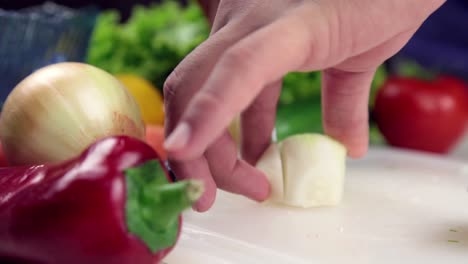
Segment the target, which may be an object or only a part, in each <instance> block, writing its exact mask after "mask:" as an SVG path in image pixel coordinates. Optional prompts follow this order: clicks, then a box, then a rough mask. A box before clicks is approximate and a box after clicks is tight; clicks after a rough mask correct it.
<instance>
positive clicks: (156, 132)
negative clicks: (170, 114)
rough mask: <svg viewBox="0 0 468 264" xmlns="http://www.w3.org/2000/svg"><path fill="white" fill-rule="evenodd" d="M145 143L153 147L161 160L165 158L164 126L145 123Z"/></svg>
mask: <svg viewBox="0 0 468 264" xmlns="http://www.w3.org/2000/svg"><path fill="white" fill-rule="evenodd" d="M146 143H147V144H148V145H150V146H151V147H153V149H154V150H156V152H157V153H158V154H159V155H160V156H161V158H162V159H163V160H165V159H167V155H166V151H165V150H164V148H163V144H164V127H162V126H158V125H146Z"/></svg>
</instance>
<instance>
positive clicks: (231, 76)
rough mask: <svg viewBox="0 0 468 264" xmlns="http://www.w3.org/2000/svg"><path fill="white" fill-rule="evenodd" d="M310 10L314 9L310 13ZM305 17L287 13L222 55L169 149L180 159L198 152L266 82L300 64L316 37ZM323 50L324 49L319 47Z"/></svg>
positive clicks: (249, 101) (193, 101)
mask: <svg viewBox="0 0 468 264" xmlns="http://www.w3.org/2000/svg"><path fill="white" fill-rule="evenodd" d="M309 15H310V13H309ZM310 32H314V31H313V30H312V31H311V30H310V28H308V27H307V26H305V25H304V23H303V19H302V17H298V16H288V17H285V18H283V19H280V20H278V21H276V22H274V23H273V24H271V25H269V26H267V27H265V28H263V29H260V30H258V31H256V32H255V33H253V34H251V35H250V36H248V37H247V38H245V39H244V40H242V41H240V42H238V44H236V45H234V46H233V47H231V48H230V49H229V50H228V51H227V52H226V53H224V55H223V56H222V57H221V59H220V61H219V62H218V63H217V65H216V67H215V69H214V70H213V72H212V74H211V76H210V78H209V79H208V80H207V82H206V84H205V85H204V87H203V88H202V90H201V91H200V92H199V93H198V94H197V95H196V96H195V97H194V98H193V100H192V101H191V102H190V104H189V105H188V107H187V108H186V110H185V112H184V115H183V117H182V119H181V121H180V122H179V124H178V127H177V128H176V129H175V130H174V132H173V134H171V135H169V137H168V140H167V144H166V149H167V151H168V153H169V155H173V156H174V157H177V158H178V159H181V160H184V159H191V158H193V157H196V156H199V155H200V154H201V153H203V152H204V151H205V149H206V148H207V146H209V145H210V144H212V143H213V141H214V140H215V139H216V138H218V137H219V136H220V135H221V133H223V131H224V130H225V129H226V128H227V127H228V125H229V123H230V122H231V120H232V119H233V118H234V116H235V115H236V114H238V113H240V112H241V111H243V110H244V109H246V108H247V106H249V105H250V104H251V103H252V101H253V100H254V98H256V97H257V96H258V94H259V93H260V92H261V90H262V88H263V87H264V86H265V85H266V84H268V83H272V82H274V81H278V80H279V79H281V78H282V77H283V76H284V75H285V74H286V73H287V72H289V71H293V70H296V69H298V68H300V67H301V66H302V64H303V62H304V60H305V55H304V53H308V51H309V50H310V49H311V44H310V43H313V41H312V39H311V35H310ZM316 52H318V53H319V51H316Z"/></svg>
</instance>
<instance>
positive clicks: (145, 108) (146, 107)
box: [115, 74, 164, 125]
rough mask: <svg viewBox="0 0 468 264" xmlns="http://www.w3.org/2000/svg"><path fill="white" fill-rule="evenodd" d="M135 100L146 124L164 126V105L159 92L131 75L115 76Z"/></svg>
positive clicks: (146, 82) (148, 83) (145, 81)
mask: <svg viewBox="0 0 468 264" xmlns="http://www.w3.org/2000/svg"><path fill="white" fill-rule="evenodd" d="M115 77H116V78H117V79H118V80H120V81H121V82H122V83H123V85H124V86H125V87H127V89H128V90H129V92H130V94H131V95H132V96H133V97H134V98H135V100H136V101H137V103H138V105H139V106H140V111H141V114H142V116H143V121H144V122H145V123H146V124H154V125H163V124H164V103H163V98H162V95H161V93H160V92H159V90H158V89H157V88H156V87H154V86H153V85H152V84H151V83H150V82H149V81H147V80H145V79H143V78H141V77H139V76H136V75H133V74H118V75H116V76H115Z"/></svg>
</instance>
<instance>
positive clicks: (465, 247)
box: [165, 149, 468, 264]
mask: <svg viewBox="0 0 468 264" xmlns="http://www.w3.org/2000/svg"><path fill="white" fill-rule="evenodd" d="M346 181H347V182H346V187H345V195H344V198H343V202H342V204H341V205H340V206H338V207H331V208H315V209H306V210H304V209H293V208H288V207H279V206H274V205H265V204H257V203H254V202H251V201H249V200H246V199H244V198H242V197H239V196H235V195H231V194H227V193H224V192H220V193H218V198H217V201H216V203H215V205H214V207H213V208H212V209H211V210H210V211H209V212H208V213H203V214H198V213H193V212H190V213H188V214H186V216H185V226H184V230H183V235H182V238H181V241H180V243H179V244H178V246H177V248H176V249H175V250H174V252H173V253H172V254H171V255H170V256H169V257H168V258H167V260H165V262H166V263H167V264H187V263H190V264H198V263H200V264H201V263H202V264H217V263H220V264H233V263H236V264H237V263H239V264H250V263H252V264H253V263H255V264H263V263H265V264H267V263H268V264H276V263H287V264H296V263H297V264H299V263H311V264H357V263H359V264H367V263H372V264H374V263H375V264H387V263H388V264H390V263H392V264H393V263H399V264H418V263H423V264H436V263H437V264H466V263H468V166H467V164H466V163H462V162H456V161H449V160H445V159H440V158H437V157H435V156H428V155H423V154H418V153H412V152H402V151H396V150H386V149H372V150H371V151H370V152H369V154H368V156H367V157H366V158H364V159H362V160H358V161H349V162H348V169H347V178H346Z"/></svg>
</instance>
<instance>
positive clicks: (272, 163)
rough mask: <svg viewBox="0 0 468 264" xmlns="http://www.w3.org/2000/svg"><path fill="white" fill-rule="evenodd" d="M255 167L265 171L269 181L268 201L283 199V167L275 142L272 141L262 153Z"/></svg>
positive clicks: (280, 200)
mask: <svg viewBox="0 0 468 264" xmlns="http://www.w3.org/2000/svg"><path fill="white" fill-rule="evenodd" d="M256 167H257V169H259V170H260V171H262V172H263V173H265V175H266V176H267V178H268V180H269V181H270V187H271V192H270V197H269V199H268V201H272V202H282V200H283V189H284V188H283V168H282V165H281V155H280V150H279V147H278V145H277V144H275V143H272V144H271V145H270V147H269V148H268V149H267V150H266V151H265V152H264V153H263V155H262V157H261V158H260V159H259V161H258V162H257V165H256Z"/></svg>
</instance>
